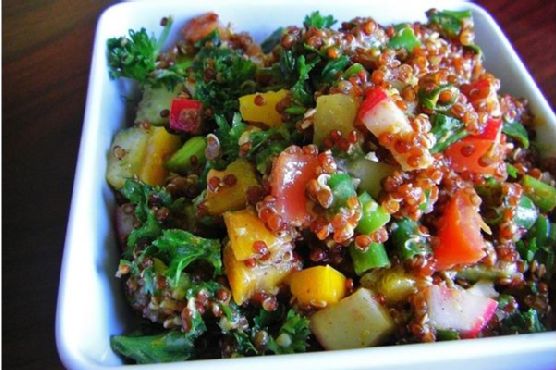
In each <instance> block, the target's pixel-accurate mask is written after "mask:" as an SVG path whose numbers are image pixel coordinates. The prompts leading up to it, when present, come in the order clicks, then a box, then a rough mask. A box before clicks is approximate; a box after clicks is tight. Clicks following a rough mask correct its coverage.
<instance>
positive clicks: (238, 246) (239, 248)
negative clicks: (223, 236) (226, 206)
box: [224, 209, 284, 261]
mask: <svg viewBox="0 0 556 370" xmlns="http://www.w3.org/2000/svg"><path fill="white" fill-rule="evenodd" d="M224 222H225V223H226V228H227V230H228V237H229V238H230V246H231V247H232V251H233V252H234V257H235V258H236V259H237V260H238V261H244V260H247V259H249V258H255V257H257V251H256V250H255V249H254V248H253V245H254V244H255V242H256V241H263V242H264V243H265V244H266V246H267V247H268V249H269V251H270V250H273V249H275V248H277V247H279V246H280V245H282V244H283V243H284V240H283V239H282V238H280V237H278V236H276V235H274V234H273V233H271V232H270V231H269V230H268V229H267V228H266V225H265V224H264V222H262V221H261V220H260V219H259V218H258V217H257V215H256V214H255V212H254V211H252V210H248V209H245V210H242V211H235V212H225V213H224Z"/></svg>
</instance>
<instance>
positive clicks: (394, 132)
mask: <svg viewBox="0 0 556 370" xmlns="http://www.w3.org/2000/svg"><path fill="white" fill-rule="evenodd" d="M357 117H358V119H359V121H361V122H362V123H363V124H364V125H365V127H367V129H368V130H369V131H370V132H371V133H372V134H373V135H374V136H376V137H377V138H379V140H380V137H381V136H383V135H388V136H390V138H391V140H388V141H389V143H388V144H383V145H384V146H385V147H386V149H388V150H390V152H391V153H392V155H393V156H394V159H396V161H397V162H398V163H399V164H400V165H401V166H402V169H403V170H404V171H412V170H416V169H421V168H426V167H428V166H430V165H431V164H432V162H433V159H432V156H431V154H430V152H429V150H428V149H427V148H426V147H421V148H412V147H409V148H407V150H404V151H403V152H402V151H400V150H398V149H397V148H396V145H395V144H396V142H397V141H400V140H401V141H403V142H406V143H413V135H415V131H414V130H413V127H412V126H411V123H410V122H409V120H408V118H407V116H406V114H405V113H404V112H403V111H402V110H401V109H400V108H399V107H398V106H397V105H396V103H394V101H393V100H392V99H391V98H390V97H389V96H388V95H387V93H386V91H385V90H384V89H382V88H379V87H373V88H371V89H368V90H367V91H366V93H365V100H363V103H362V104H361V108H359V112H358V114H357ZM410 145H413V144H410ZM412 149H413V150H412ZM416 149H418V150H419V151H420V152H421V153H422V155H420V156H419V157H418V160H417V162H415V160H414V159H412V160H410V158H411V157H412V156H413V155H414V153H415V150H416Z"/></svg>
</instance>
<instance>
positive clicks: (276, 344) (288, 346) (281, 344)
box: [267, 309, 311, 355]
mask: <svg viewBox="0 0 556 370" xmlns="http://www.w3.org/2000/svg"><path fill="white" fill-rule="evenodd" d="M310 333H311V332H310V330H309V320H308V319H307V318H306V317H305V316H302V315H301V314H299V313H297V312H295V311H294V310H291V309H290V310H289V311H288V314H287V316H286V321H285V322H284V323H283V324H282V326H281V327H280V332H279V334H278V336H277V337H276V338H272V337H271V338H270V341H269V343H268V346H267V348H268V349H269V350H270V351H271V352H273V353H275V354H277V355H278V354H287V353H299V352H305V350H306V349H307V338H308V337H309V334H310ZM280 337H282V338H280Z"/></svg>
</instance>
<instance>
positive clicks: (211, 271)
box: [106, 9, 556, 363]
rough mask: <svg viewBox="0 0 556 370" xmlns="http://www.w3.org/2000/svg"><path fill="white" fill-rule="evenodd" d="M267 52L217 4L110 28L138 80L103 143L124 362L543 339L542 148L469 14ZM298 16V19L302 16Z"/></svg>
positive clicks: (114, 74)
mask: <svg viewBox="0 0 556 370" xmlns="http://www.w3.org/2000/svg"><path fill="white" fill-rule="evenodd" d="M427 17H428V21H427V23H424V24H423V23H403V24H395V25H388V26H384V25H380V24H378V23H377V22H376V21H374V20H373V19H372V18H369V17H357V18H355V19H353V20H351V21H346V22H342V23H340V24H338V22H337V20H336V19H334V17H333V16H332V15H326V16H325V15H321V14H320V13H319V12H314V13H312V14H309V15H307V16H306V17H305V19H304V20H303V23H302V24H299V25H297V26H284V27H281V28H279V29H277V30H276V31H275V32H273V33H272V34H271V35H270V36H269V38H268V39H267V40H265V41H264V42H263V43H262V44H260V45H259V44H257V43H256V42H254V41H253V39H252V38H251V37H250V36H249V35H248V34H245V33H236V32H235V31H234V30H233V29H232V28H231V26H224V24H225V22H221V20H220V18H219V16H218V15H217V14H214V13H208V14H204V15H201V16H198V17H196V18H194V19H191V20H189V22H187V23H186V24H184V25H181V27H182V29H181V33H180V36H179V40H178V41H177V42H176V44H175V45H174V46H173V47H172V48H170V49H169V50H163V49H162V47H163V45H164V43H165V41H166V38H167V36H168V34H169V32H170V29H171V27H172V26H173V22H172V18H171V17H168V18H164V19H163V20H162V21H161V26H162V30H161V32H160V36H159V37H156V36H154V35H149V33H147V31H146V30H145V29H140V30H130V32H129V35H127V36H122V37H116V38H111V39H109V40H108V43H107V47H108V55H107V57H108V64H109V66H110V77H111V78H113V79H115V78H129V79H133V80H135V81H136V82H137V84H138V86H139V88H140V89H141V92H142V94H141V99H140V101H138V102H137V109H136V117H135V119H134V121H133V125H131V126H130V127H127V128H124V129H122V130H121V131H120V132H118V133H117V134H116V136H115V137H114V139H113V144H112V146H111V148H110V151H109V154H108V167H107V175H106V177H107V181H108V183H109V184H110V186H111V187H112V188H113V190H114V192H115V194H116V199H117V206H116V207H115V215H114V220H115V226H116V235H117V237H118V241H119V243H120V245H121V261H120V264H119V268H118V271H117V276H118V277H119V278H121V281H122V283H123V288H124V291H125V295H126V296H127V298H128V301H129V303H130V305H131V307H132V308H133V309H134V310H135V311H137V313H138V314H139V315H140V316H141V317H142V318H143V319H144V321H143V323H142V324H141V325H140V327H137V328H136V330H134V331H132V332H129V333H114V334H115V335H113V336H112V337H111V346H112V349H113V350H114V351H115V352H117V353H118V354H120V355H121V356H122V357H123V358H125V359H126V360H128V361H133V362H136V363H154V362H168V361H180V360H188V359H201V358H229V357H242V356H254V355H270V354H285V353H299V352H306V351H316V350H322V349H342V348H356V347H367V346H377V345H395V344H405V343H418V342H434V341H442V340H457V339H462V338H475V337H487V336H495V335H501V334H513V333H536V332H541V331H546V330H553V329H554V328H555V327H556V325H555V318H554V316H553V315H551V313H552V311H551V306H552V307H554V306H553V304H554V296H555V293H556V292H554V288H555V287H556V284H554V279H555V277H556V274H555V272H556V262H555V260H556V259H555V251H556V249H555V248H556V217H555V211H554V210H555V208H556V187H555V176H556V173H555V171H554V169H555V168H556V166H555V163H556V161H554V159H546V158H541V156H540V154H539V152H538V150H537V146H536V142H535V126H534V124H535V120H534V116H533V115H532V113H531V112H530V110H529V108H528V105H527V102H526V101H525V100H523V99H519V98H516V97H512V96H510V95H507V94H504V93H503V90H501V89H500V81H499V80H498V79H497V78H496V77H495V76H493V75H492V74H490V73H489V72H488V71H486V70H485V68H484V65H483V55H482V53H481V51H480V48H479V46H478V45H476V44H475V43H474V28H473V19H472V16H471V13H470V12H468V11H438V10H435V9H432V10H430V11H429V12H427ZM300 21H301V20H300Z"/></svg>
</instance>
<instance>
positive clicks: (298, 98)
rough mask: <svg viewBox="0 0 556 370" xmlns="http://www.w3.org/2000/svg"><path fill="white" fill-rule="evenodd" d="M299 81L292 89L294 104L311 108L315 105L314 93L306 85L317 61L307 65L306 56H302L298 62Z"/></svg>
mask: <svg viewBox="0 0 556 370" xmlns="http://www.w3.org/2000/svg"><path fill="white" fill-rule="evenodd" d="M295 64H296V69H297V73H298V76H299V77H298V79H297V81H296V82H295V84H294V85H293V86H292V88H291V89H290V91H291V93H292V99H293V101H294V103H296V104H298V105H302V106H309V105H311V104H312V103H313V93H312V91H311V89H310V87H309V86H308V84H307V83H306V81H307V80H308V79H309V72H311V70H312V69H313V68H314V67H315V65H316V64H317V61H313V62H309V63H306V61H305V56H304V55H301V56H300V57H298V58H297V60H296V63H295Z"/></svg>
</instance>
